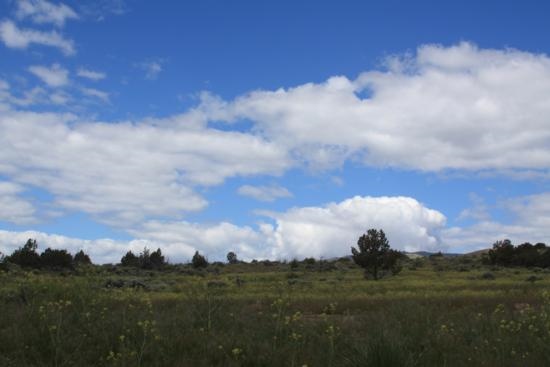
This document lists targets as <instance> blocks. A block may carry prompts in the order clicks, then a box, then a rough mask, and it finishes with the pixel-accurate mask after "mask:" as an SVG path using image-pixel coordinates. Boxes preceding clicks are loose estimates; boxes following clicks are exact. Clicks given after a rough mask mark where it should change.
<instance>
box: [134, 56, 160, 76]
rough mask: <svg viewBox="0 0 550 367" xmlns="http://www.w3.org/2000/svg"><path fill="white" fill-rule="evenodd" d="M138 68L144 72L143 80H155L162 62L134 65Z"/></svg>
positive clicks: (146, 62) (145, 62)
mask: <svg viewBox="0 0 550 367" xmlns="http://www.w3.org/2000/svg"><path fill="white" fill-rule="evenodd" d="M136 66H137V67H138V68H140V69H141V70H143V71H145V79H149V80H155V79H157V77H158V75H159V74H160V72H161V71H162V61H161V60H157V61H144V62H141V63H139V64H136Z"/></svg>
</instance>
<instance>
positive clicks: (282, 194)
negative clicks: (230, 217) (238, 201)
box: [238, 185, 292, 202]
mask: <svg viewBox="0 0 550 367" xmlns="http://www.w3.org/2000/svg"><path fill="white" fill-rule="evenodd" d="M238 193H239V195H243V196H248V197H251V198H254V199H256V200H259V201H266V202H271V201H275V200H276V199H279V198H288V197H291V196H292V194H291V193H290V191H288V190H287V189H286V188H285V187H282V186H279V185H271V186H251V185H244V186H241V187H239V189H238Z"/></svg>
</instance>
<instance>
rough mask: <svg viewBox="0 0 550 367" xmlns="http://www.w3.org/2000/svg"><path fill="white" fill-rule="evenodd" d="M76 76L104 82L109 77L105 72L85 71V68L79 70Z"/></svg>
mask: <svg viewBox="0 0 550 367" xmlns="http://www.w3.org/2000/svg"><path fill="white" fill-rule="evenodd" d="M76 75H78V76H79V77H81V78H86V79H90V80H93V81H98V80H102V79H105V78H106V77H107V75H106V74H105V73H104V72H101V71H95V70H90V69H85V68H80V69H78V71H77V72H76Z"/></svg>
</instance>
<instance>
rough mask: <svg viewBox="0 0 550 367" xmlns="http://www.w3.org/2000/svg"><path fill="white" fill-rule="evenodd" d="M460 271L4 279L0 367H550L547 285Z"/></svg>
mask: <svg viewBox="0 0 550 367" xmlns="http://www.w3.org/2000/svg"><path fill="white" fill-rule="evenodd" d="M454 265H456V264H453V263H452V262H449V261H443V262H441V261H440V262H438V263H434V264H431V263H430V262H428V261H425V265H424V266H422V267H419V268H417V269H416V270H410V269H409V268H408V267H405V270H403V272H402V273H400V274H399V275H397V276H395V277H392V278H386V279H382V280H380V281H377V282H375V281H366V280H364V278H363V275H362V272H361V270H360V269H357V268H355V267H353V266H351V265H350V264H346V263H337V267H336V269H335V270H332V271H318V270H317V268H316V267H312V268H311V269H306V268H304V267H303V266H301V267H300V268H299V269H298V270H296V271H294V272H290V270H289V268H288V266H286V265H277V266H272V267H270V266H264V265H262V264H255V265H246V264H238V265H231V266H225V267H220V268H219V269H218V271H217V273H216V272H207V271H203V272H195V271H190V270H189V269H188V268H182V267H173V268H171V269H170V270H169V271H165V272H142V271H135V270H128V269H111V270H113V271H109V270H107V269H106V268H100V267H92V268H88V269H84V270H82V269H81V270H79V272H77V273H74V274H65V275H64V276H62V275H60V274H57V273H40V272H37V273H36V274H35V273H32V272H21V271H15V272H9V273H0V284H1V286H0V365H1V366H303V365H307V366H543V365H550V347H549V345H550V299H549V296H548V294H546V293H545V290H546V289H550V288H549V286H550V274H547V273H545V272H543V271H538V272H536V273H535V272H533V271H532V270H528V269H521V270H518V269H501V270H496V269H493V272H492V273H493V274H494V276H495V279H494V280H486V279H483V277H482V274H484V273H485V272H487V271H489V270H488V269H484V268H482V267H480V266H477V265H472V266H469V267H468V269H467V270H468V271H455V270H453V269H454V268H456V266H454ZM442 266H444V267H445V268H446V270H443V271H436V270H437V269H440V270H441V267H442ZM533 274H536V276H537V277H538V278H540V279H539V280H537V281H534V282H529V281H526V279H527V278H528V277H529V276H530V275H533ZM237 278H238V279H239V281H237ZM109 279H110V280H125V281H126V282H127V283H130V282H131V281H133V280H139V281H140V282H142V283H144V284H146V285H147V289H146V290H141V289H132V288H128V287H124V288H122V289H111V288H105V286H104V285H105V284H106V282H107V280H109Z"/></svg>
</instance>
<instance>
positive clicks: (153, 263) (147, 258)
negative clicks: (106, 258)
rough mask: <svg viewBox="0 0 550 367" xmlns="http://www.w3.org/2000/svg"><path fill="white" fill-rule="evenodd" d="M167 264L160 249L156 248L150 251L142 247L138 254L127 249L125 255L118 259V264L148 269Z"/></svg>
mask: <svg viewBox="0 0 550 367" xmlns="http://www.w3.org/2000/svg"><path fill="white" fill-rule="evenodd" d="M166 264H167V262H166V260H165V259H164V256H163V255H162V251H161V250H160V248H159V249H157V250H156V251H153V252H150V251H149V249H147V247H146V248H144V249H143V252H141V253H140V254H139V256H137V255H135V254H134V253H133V252H132V251H128V252H127V253H126V255H124V256H123V257H122V259H120V265H122V266H130V267H134V268H141V269H148V270H160V269H162V268H163V267H164V266H165V265H166Z"/></svg>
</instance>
